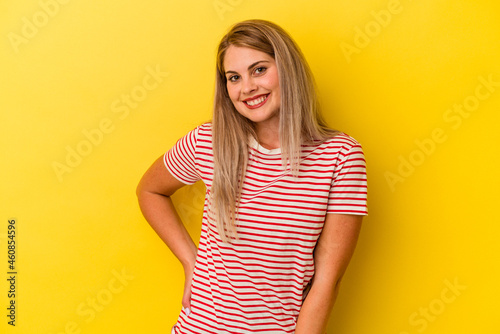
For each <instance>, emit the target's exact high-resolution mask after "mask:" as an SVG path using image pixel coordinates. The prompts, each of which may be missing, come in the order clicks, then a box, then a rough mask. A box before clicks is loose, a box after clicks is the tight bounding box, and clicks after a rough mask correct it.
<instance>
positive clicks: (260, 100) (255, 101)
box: [246, 95, 267, 106]
mask: <svg viewBox="0 0 500 334" xmlns="http://www.w3.org/2000/svg"><path fill="white" fill-rule="evenodd" d="M266 97H267V95H264V96H261V97H259V98H258V99H255V100H251V101H246V103H247V104H248V105H249V106H254V105H256V104H259V103H261V102H263V101H264V100H265V99H266Z"/></svg>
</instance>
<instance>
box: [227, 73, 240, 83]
mask: <svg viewBox="0 0 500 334" xmlns="http://www.w3.org/2000/svg"><path fill="white" fill-rule="evenodd" d="M239 78H240V76H239V75H233V76H230V77H229V78H228V79H227V81H231V82H235V81H236V80H238V79H239Z"/></svg>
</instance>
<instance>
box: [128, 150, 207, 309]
mask: <svg viewBox="0 0 500 334" xmlns="http://www.w3.org/2000/svg"><path fill="white" fill-rule="evenodd" d="M182 186H184V183H182V182H180V181H179V180H177V179H176V178H175V177H173V176H172V174H170V172H169V171H168V169H167V168H166V167H165V165H164V163H163V156H161V157H160V158H158V159H157V160H156V161H155V162H154V163H153V165H151V167H149V169H148V170H147V171H146V173H145V174H144V176H143V177H142V179H141V181H140V182H139V185H138V186H137V191H136V193H137V198H138V200H139V206H140V208H141V211H142V214H143V215H144V217H145V218H146V220H147V221H148V223H149V224H150V225H151V227H152V228H153V230H154V231H155V232H156V233H157V234H158V236H159V237H160V238H161V239H162V240H163V242H165V244H167V246H168V248H170V250H171V251H172V253H174V255H175V256H176V257H177V258H178V259H179V261H180V262H181V264H182V266H183V268H184V273H185V276H186V282H185V286H184V295H183V298H182V306H183V307H190V296H191V291H190V290H191V289H190V287H191V279H192V275H193V269H194V263H195V258H196V251H197V248H196V245H195V243H194V242H193V239H191V236H190V235H189V233H188V231H187V230H186V228H185V227H184V225H183V224H182V222H181V220H180V218H179V215H178V214H177V212H176V211H175V208H174V206H173V204H172V200H171V199H170V196H171V195H172V194H173V193H174V192H175V191H176V190H177V189H179V188H181V187H182Z"/></svg>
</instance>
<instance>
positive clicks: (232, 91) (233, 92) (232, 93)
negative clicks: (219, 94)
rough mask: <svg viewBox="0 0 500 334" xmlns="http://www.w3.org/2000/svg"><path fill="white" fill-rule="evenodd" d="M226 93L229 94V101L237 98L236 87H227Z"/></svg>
mask: <svg viewBox="0 0 500 334" xmlns="http://www.w3.org/2000/svg"><path fill="white" fill-rule="evenodd" d="M227 94H228V95H229V98H230V99H231V101H233V102H235V101H236V100H238V96H239V95H238V92H237V91H236V89H235V88H234V87H229V86H228V87H227Z"/></svg>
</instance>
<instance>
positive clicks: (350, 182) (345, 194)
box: [327, 140, 368, 215]
mask: <svg viewBox="0 0 500 334" xmlns="http://www.w3.org/2000/svg"><path fill="white" fill-rule="evenodd" d="M353 141H354V140H353ZM354 143H355V144H353V145H348V146H347V147H343V148H342V149H341V151H340V153H339V163H338V165H337V168H336V169H335V172H334V174H333V180H332V186H331V188H330V195H329V198H328V209H327V213H337V214H351V215H367V214H368V207H367V180H366V162H365V157H364V153H363V149H362V147H361V145H359V143H357V142H355V141H354Z"/></svg>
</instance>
